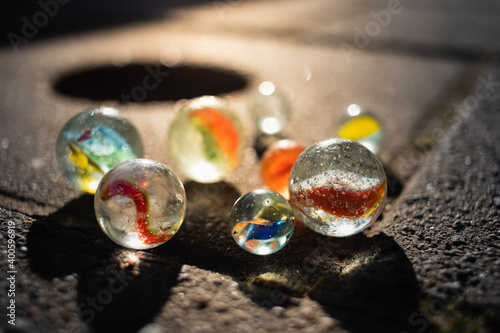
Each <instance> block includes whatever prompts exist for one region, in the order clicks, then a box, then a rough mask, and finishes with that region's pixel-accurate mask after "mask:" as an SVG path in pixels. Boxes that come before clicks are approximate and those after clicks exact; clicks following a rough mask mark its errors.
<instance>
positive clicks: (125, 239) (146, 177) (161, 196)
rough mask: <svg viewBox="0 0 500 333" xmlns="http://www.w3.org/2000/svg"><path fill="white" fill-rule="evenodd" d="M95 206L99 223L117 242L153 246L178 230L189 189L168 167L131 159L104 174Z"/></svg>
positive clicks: (131, 246) (167, 238)
mask: <svg viewBox="0 0 500 333" xmlns="http://www.w3.org/2000/svg"><path fill="white" fill-rule="evenodd" d="M94 209H95V214H96V218H97V221H98V222H99V226H100V227H101V229H102V230H103V231H104V233H105V234H106V235H107V236H108V237H109V238H110V239H111V240H113V241H114V242H115V243H117V244H119V245H121V246H124V247H128V248H131V249H137V250H142V249H150V248H153V247H156V246H158V245H161V244H163V243H165V242H166V241H168V240H169V239H170V238H172V236H174V235H175V233H177V231H178V230H179V228H180V226H181V224H182V222H183V220H184V216H185V213H186V192H185V191H184V186H183V185H182V182H181V181H180V179H179V177H177V175H176V174H175V173H174V172H173V171H172V170H170V169H169V168H168V167H166V166H164V165H162V164H160V163H158V162H155V161H152V160H147V159H141V158H138V159H130V160H127V161H125V162H122V163H120V164H117V165H116V166H114V167H113V168H112V169H111V170H109V171H108V172H107V173H106V174H105V175H104V177H103V178H102V180H101V182H100V183H99V187H98V188H97V191H96V194H95V196H94Z"/></svg>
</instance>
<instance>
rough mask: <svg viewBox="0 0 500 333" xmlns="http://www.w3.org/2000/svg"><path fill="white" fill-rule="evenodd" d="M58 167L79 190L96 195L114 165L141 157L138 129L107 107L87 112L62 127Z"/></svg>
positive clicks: (59, 139) (57, 153) (141, 150)
mask: <svg viewBox="0 0 500 333" xmlns="http://www.w3.org/2000/svg"><path fill="white" fill-rule="evenodd" d="M56 156H57V162H58V164H59V167H60V168H61V170H62V173H63V174H64V176H66V177H67V178H68V179H69V180H70V181H71V182H72V183H73V184H75V185H76V186H77V187H78V188H79V189H81V190H83V191H85V192H88V193H91V194H93V193H95V190H96V188H97V185H98V184H99V181H100V180H101V178H102V176H103V175H104V174H105V173H106V172H107V171H108V170H109V169H111V167H112V166H114V165H115V164H117V163H119V162H123V161H125V160H128V159H130V158H136V157H142V156H143V146H142V140H141V137H140V135H139V132H138V131H137V129H136V128H135V127H134V126H133V125H132V124H131V123H130V122H129V121H128V120H127V119H126V118H124V117H123V116H121V115H120V114H119V112H118V111H117V110H115V109H112V108H108V107H100V108H94V109H89V110H87V111H84V112H82V113H80V114H78V115H77V116H75V117H74V118H72V119H71V120H69V121H68V122H67V123H66V125H64V127H63V128H62V130H61V132H60V134H59V137H58V139H57V145H56Z"/></svg>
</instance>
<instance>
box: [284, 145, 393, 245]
mask: <svg viewBox="0 0 500 333" xmlns="http://www.w3.org/2000/svg"><path fill="white" fill-rule="evenodd" d="M289 188H290V202H291V203H292V205H293V207H294V209H295V214H296V216H297V218H298V219H299V220H300V221H302V222H303V223H304V224H305V225H307V226H308V227H309V228H311V229H312V230H314V231H316V232H318V233H320V234H323V235H327V236H335V237H345V236H350V235H353V234H356V233H358V232H360V231H362V230H363V229H365V228H366V227H368V226H369V225H370V224H371V223H373V222H374V221H375V220H376V219H377V217H378V216H379V214H380V212H381V211H382V208H383V201H384V198H385V196H386V192H387V181H386V175H385V171H384V168H383V167H382V164H381V163H380V161H379V160H378V158H377V157H376V156H375V155H374V154H373V153H372V152H370V151H369V150H368V149H367V148H366V147H365V146H363V145H361V144H359V143H357V142H354V141H350V140H344V139H329V140H325V141H321V142H318V143H316V144H314V145H312V146H310V147H309V148H307V149H306V150H305V151H304V152H303V153H302V154H301V155H300V156H299V158H298V159H297V161H296V162H295V165H294V166H293V169H292V172H291V174H290V183H289Z"/></svg>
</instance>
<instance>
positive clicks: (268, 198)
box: [229, 190, 295, 255]
mask: <svg viewBox="0 0 500 333" xmlns="http://www.w3.org/2000/svg"><path fill="white" fill-rule="evenodd" d="M229 226H230V228H231V233H232V235H233V238H234V240H235V241H236V243H238V245H239V246H241V247H242V248H243V249H245V250H247V251H248V252H250V253H253V254H258V255H267V254H271V253H274V252H277V251H279V250H281V249H282V248H283V247H284V246H285V245H286V244H287V243H288V241H289V240H290V238H291V237H292V234H293V230H294V226H295V217H294V214H293V210H292V206H291V205H290V203H289V202H288V201H287V200H286V199H285V198H283V197H282V196H281V195H280V194H278V193H276V192H273V191H269V190H255V191H253V192H250V193H248V194H245V195H243V196H242V197H240V198H239V199H238V200H237V201H236V202H235V204H234V206H233V208H232V210H231V216H230V218H229Z"/></svg>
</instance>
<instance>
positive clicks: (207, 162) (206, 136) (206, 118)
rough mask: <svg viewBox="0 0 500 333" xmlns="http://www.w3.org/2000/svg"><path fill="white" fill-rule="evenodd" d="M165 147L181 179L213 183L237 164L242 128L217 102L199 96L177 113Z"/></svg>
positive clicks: (241, 142)
mask: <svg viewBox="0 0 500 333" xmlns="http://www.w3.org/2000/svg"><path fill="white" fill-rule="evenodd" d="M168 146H169V148H170V153H171V155H172V157H173V158H174V160H175V162H176V164H177V166H178V167H179V169H180V170H181V171H182V173H183V174H184V175H186V176H187V177H189V178H191V179H192V180H195V181H197V182H200V183H214V182H217V181H220V180H222V179H224V178H225V177H226V176H228V175H229V174H230V173H232V172H233V171H234V170H235V169H236V168H237V167H238V166H239V164H240V163H241V159H242V156H243V150H244V146H245V137H244V134H243V126H242V124H241V121H240V119H239V118H238V116H237V115H236V113H235V112H234V111H233V110H232V109H231V108H230V107H229V106H227V105H226V104H225V103H223V102H222V101H221V100H220V99H218V98H216V97H214V96H203V97H200V98H197V99H194V100H191V101H190V102H188V103H187V104H186V105H185V106H184V107H182V108H181V109H180V110H179V111H178V112H177V115H176V116H175V118H174V120H173V122H172V124H171V125H170V129H169V133H168Z"/></svg>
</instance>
